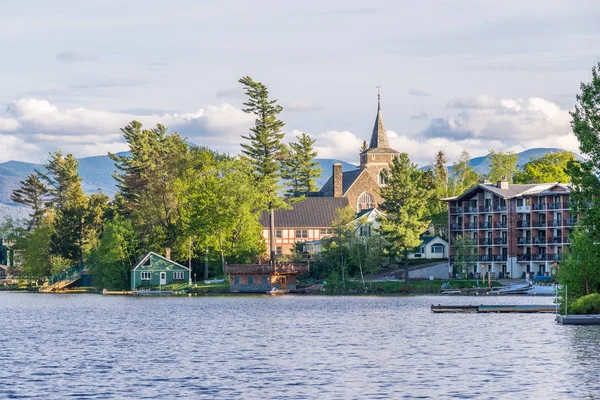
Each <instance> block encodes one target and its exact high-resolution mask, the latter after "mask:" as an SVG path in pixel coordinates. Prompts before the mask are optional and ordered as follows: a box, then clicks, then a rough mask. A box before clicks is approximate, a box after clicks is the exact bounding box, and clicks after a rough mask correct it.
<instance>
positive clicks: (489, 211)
mask: <svg viewBox="0 0 600 400" xmlns="http://www.w3.org/2000/svg"><path fill="white" fill-rule="evenodd" d="M483 212H485V213H491V212H494V208H493V207H492V206H485V207H483Z"/></svg>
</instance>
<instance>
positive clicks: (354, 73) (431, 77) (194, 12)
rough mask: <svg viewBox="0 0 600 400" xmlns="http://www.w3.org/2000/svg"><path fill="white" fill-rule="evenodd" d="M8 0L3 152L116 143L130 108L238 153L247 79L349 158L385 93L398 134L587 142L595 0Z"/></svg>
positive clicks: (398, 140) (326, 146)
mask: <svg viewBox="0 0 600 400" xmlns="http://www.w3.org/2000/svg"><path fill="white" fill-rule="evenodd" d="M90 3H92V2H81V1H61V0H55V1H52V2H45V1H31V2H17V1H2V0H0V10H1V12H0V44H1V46H0V48H1V50H0V51H1V52H2V59H3V61H4V62H3V63H2V64H3V66H2V74H0V87H2V89H3V90H2V91H1V92H0V147H1V148H3V149H4V151H1V152H0V161H5V160H8V159H20V160H26V161H40V160H41V159H43V158H44V154H45V153H46V152H48V151H52V150H55V149H57V148H62V149H63V150H65V151H71V152H74V153H75V154H76V155H77V156H86V155H96V154H105V153H106V152H107V151H109V150H110V151H118V150H122V149H123V148H124V145H123V143H122V140H121V139H120V136H119V130H118V129H119V127H121V126H123V125H124V124H125V123H127V121H129V120H131V119H134V118H135V119H139V120H141V121H142V122H144V123H146V124H154V123H156V122H163V123H165V124H166V125H167V126H169V127H170V128H171V129H173V130H177V131H179V132H181V133H183V134H184V135H186V136H188V137H189V138H190V140H191V141H193V142H196V143H199V144H207V145H210V146H213V147H215V148H218V149H219V150H221V151H228V152H233V153H234V152H236V151H238V149H239V141H240V139H239V138H240V135H241V134H243V133H245V130H246V129H247V127H248V125H249V124H250V123H251V119H249V118H248V116H247V115H245V114H243V113H242V112H241V111H240V108H241V102H242V101H243V94H242V90H241V88H240V85H239V84H238V83H237V80H238V79H239V78H240V77H241V76H243V75H250V76H252V77H253V78H255V79H257V80H260V81H262V82H263V83H265V84H266V85H267V86H268V87H269V89H270V92H271V94H272V96H273V97H274V98H277V99H279V100H280V102H281V104H282V105H283V106H284V107H285V112H284V114H283V115H282V118H283V119H284V121H285V122H286V124H287V125H286V132H288V140H292V139H293V138H294V135H295V134H298V133H299V132H307V133H309V134H311V135H312V136H313V137H314V138H315V139H316V140H317V143H316V146H317V149H318V150H319V153H320V155H321V156H322V157H328V158H340V159H343V160H346V161H351V162H357V161H358V156H357V151H358V147H360V143H361V142H362V140H363V139H368V138H369V136H370V132H371V129H372V125H373V121H374V117H375V110H376V94H377V91H376V89H375V86H376V85H377V84H378V83H380V84H381V86H382V87H383V89H382V102H383V104H382V105H383V114H384V121H385V124H386V128H387V129H388V131H390V142H391V143H392V145H393V146H394V147H395V148H396V149H397V150H399V151H406V152H408V153H409V155H410V156H411V158H412V159H414V160H415V161H417V162H419V163H421V164H423V163H426V162H428V161H429V160H431V159H432V158H433V155H434V154H435V152H436V151H437V150H440V149H443V150H445V151H447V152H448V155H449V157H450V159H453V158H455V157H456V156H458V154H459V153H460V151H461V150H462V149H467V150H469V151H470V152H471V154H472V155H473V156H478V155H482V154H485V153H486V152H487V150H488V149H490V148H493V149H508V150H515V151H519V150H523V149H525V148H529V147H540V146H553V147H563V148H567V149H569V150H576V149H577V142H576V140H575V138H574V137H573V135H572V133H571V132H570V127H569V116H568V110H569V109H570V108H572V107H573V105H574V102H575V95H576V94H577V92H578V89H579V83H580V82H581V81H584V80H589V78H590V76H591V74H590V70H591V67H592V66H593V65H595V63H597V62H598V61H600V50H599V49H600V24H599V23H598V21H600V2H598V1H587V0H579V1H577V2H567V1H552V0H547V1H536V0H528V1H522V0H521V1H511V0H507V1H502V2H498V1H485V0H471V1H468V0H456V1H450V0H446V1H421V2H415V1H372V2H365V1H349V0H347V1H323V0H321V1H312V0H307V1H302V2H281V1H177V0H173V1H169V2H165V1H161V2H159V1H143V0H136V1H115V0H103V1H101V2H100V1H99V2H94V4H90Z"/></svg>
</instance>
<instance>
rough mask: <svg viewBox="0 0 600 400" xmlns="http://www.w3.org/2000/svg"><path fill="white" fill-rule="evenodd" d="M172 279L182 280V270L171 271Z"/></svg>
mask: <svg viewBox="0 0 600 400" xmlns="http://www.w3.org/2000/svg"><path fill="white" fill-rule="evenodd" d="M173 279H174V280H176V281H177V280H179V281H182V280H183V271H175V272H173Z"/></svg>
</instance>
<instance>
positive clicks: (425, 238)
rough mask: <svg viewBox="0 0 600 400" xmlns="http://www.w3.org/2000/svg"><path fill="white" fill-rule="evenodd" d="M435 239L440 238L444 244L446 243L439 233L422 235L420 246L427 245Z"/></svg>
mask: <svg viewBox="0 0 600 400" xmlns="http://www.w3.org/2000/svg"><path fill="white" fill-rule="evenodd" d="M435 239H440V240H442V241H443V242H444V243H446V244H447V243H448V242H447V241H446V240H445V239H444V238H442V237H441V236H439V235H436V236H422V237H421V240H422V241H423V242H422V243H421V246H427V245H428V244H429V243H431V242H433V241H434V240H435Z"/></svg>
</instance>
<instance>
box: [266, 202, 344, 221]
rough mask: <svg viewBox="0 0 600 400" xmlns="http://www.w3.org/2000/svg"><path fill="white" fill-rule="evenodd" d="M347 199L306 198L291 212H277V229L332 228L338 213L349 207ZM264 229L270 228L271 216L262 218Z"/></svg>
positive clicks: (294, 206)
mask: <svg viewBox="0 0 600 400" xmlns="http://www.w3.org/2000/svg"><path fill="white" fill-rule="evenodd" d="M349 204H350V203H349V202H348V199H347V198H346V197H306V198H305V199H304V200H302V201H299V202H297V203H293V204H291V206H292V209H291V210H276V211H275V227H276V228H311V227H314V228H330V227H331V226H332V225H333V221H334V220H335V217H336V211H337V210H339V209H341V208H344V207H346V206H348V205H349ZM260 223H261V225H262V226H263V227H268V226H269V214H268V213H266V212H265V213H263V214H262V215H261V217H260Z"/></svg>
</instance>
